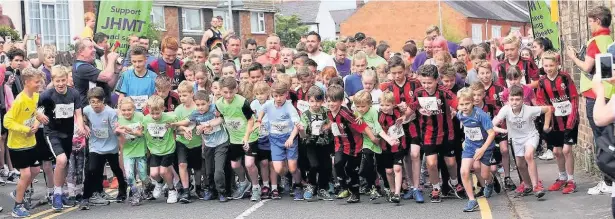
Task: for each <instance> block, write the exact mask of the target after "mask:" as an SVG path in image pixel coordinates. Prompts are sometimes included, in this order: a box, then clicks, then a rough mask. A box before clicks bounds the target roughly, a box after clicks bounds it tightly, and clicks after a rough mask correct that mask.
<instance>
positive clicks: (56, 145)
mask: <svg viewBox="0 0 615 219" xmlns="http://www.w3.org/2000/svg"><path fill="white" fill-rule="evenodd" d="M45 142H47V144H49V145H51V147H48V148H51V153H52V156H53V157H57V156H60V154H65V155H66V159H68V158H70V154H71V153H72V152H73V139H72V138H71V137H67V138H60V137H55V136H46V137H45Z"/></svg>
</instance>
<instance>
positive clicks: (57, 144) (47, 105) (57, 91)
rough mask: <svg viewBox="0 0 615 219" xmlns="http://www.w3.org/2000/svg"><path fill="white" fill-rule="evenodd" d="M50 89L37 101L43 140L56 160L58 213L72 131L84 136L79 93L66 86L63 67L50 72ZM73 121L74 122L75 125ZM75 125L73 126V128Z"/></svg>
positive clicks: (61, 199) (61, 206) (70, 150)
mask: <svg viewBox="0 0 615 219" xmlns="http://www.w3.org/2000/svg"><path fill="white" fill-rule="evenodd" d="M51 78H52V80H53V88H50V89H48V90H46V91H45V92H43V93H42V94H41V96H40V99H39V101H38V102H39V104H38V105H39V107H41V108H42V109H43V114H44V117H45V120H48V123H47V125H45V136H46V137H45V141H46V142H48V144H49V146H50V147H51V152H52V153H53V155H54V157H55V161H56V166H55V170H54V172H53V173H54V177H53V178H54V188H53V201H52V208H53V209H54V210H56V211H61V210H62V208H63V201H64V202H66V197H64V196H62V195H63V194H64V193H63V192H62V187H63V186H64V182H65V180H66V172H67V167H68V166H67V164H68V158H70V155H71V152H72V148H73V134H74V131H75V128H77V130H78V131H77V132H78V133H80V134H83V133H84V127H83V114H82V112H81V101H80V99H79V92H77V90H75V89H73V88H69V87H67V80H68V71H66V68H64V67H62V66H54V67H53V68H52V70H51ZM75 121H76V122H75ZM75 126H76V127H75Z"/></svg>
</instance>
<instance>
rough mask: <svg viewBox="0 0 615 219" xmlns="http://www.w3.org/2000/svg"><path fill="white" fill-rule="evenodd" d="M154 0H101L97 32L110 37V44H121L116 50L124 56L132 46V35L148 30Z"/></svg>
mask: <svg viewBox="0 0 615 219" xmlns="http://www.w3.org/2000/svg"><path fill="white" fill-rule="evenodd" d="M151 11H152V0H139V1H117V0H101V1H100V5H99V6H98V18H97V19H96V32H102V33H105V34H107V35H108V36H109V43H111V45H113V44H114V43H115V41H119V42H120V47H119V48H118V49H117V50H116V52H117V53H119V54H124V53H126V51H127V50H128V47H129V46H130V45H129V43H128V38H129V37H130V35H133V34H138V33H141V32H143V31H147V30H148V26H147V25H149V24H150V13H151Z"/></svg>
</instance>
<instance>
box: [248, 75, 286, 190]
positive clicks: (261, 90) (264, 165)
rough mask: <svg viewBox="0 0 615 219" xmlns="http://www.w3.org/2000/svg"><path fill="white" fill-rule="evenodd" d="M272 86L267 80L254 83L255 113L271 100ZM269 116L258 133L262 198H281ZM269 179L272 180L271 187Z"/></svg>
mask: <svg viewBox="0 0 615 219" xmlns="http://www.w3.org/2000/svg"><path fill="white" fill-rule="evenodd" d="M270 92H271V87H269V85H268V84H267V82H264V81H259V82H256V84H255V85H254V95H255V96H256V98H255V99H254V100H253V101H252V103H250V108H251V109H252V110H253V111H254V113H256V114H258V113H259V112H260V111H261V110H262V107H263V105H264V104H265V102H267V100H269V97H270ZM267 121H268V120H267V117H266V116H265V117H263V120H262V123H261V126H260V127H258V128H259V135H258V149H259V151H260V152H261V153H259V154H258V156H257V161H258V163H259V165H260V168H261V169H260V170H261V178H262V179H263V188H262V189H261V193H262V195H261V198H263V199H266V198H269V197H270V196H271V198H272V199H280V198H281V197H280V192H279V190H278V176H277V174H276V173H275V170H274V169H273V165H269V164H270V162H271V148H270V144H269V130H268V129H267V128H266V125H267V124H268V122H267ZM269 180H271V187H269V182H270V181H269Z"/></svg>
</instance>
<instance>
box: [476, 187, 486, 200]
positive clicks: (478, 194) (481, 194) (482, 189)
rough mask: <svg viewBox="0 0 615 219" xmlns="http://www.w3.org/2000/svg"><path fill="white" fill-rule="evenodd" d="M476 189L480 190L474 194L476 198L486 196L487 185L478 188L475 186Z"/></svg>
mask: <svg viewBox="0 0 615 219" xmlns="http://www.w3.org/2000/svg"><path fill="white" fill-rule="evenodd" d="M474 191H478V192H476V194H474V197H476V198H478V197H481V196H485V187H478V188H476V187H475V188H474Z"/></svg>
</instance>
